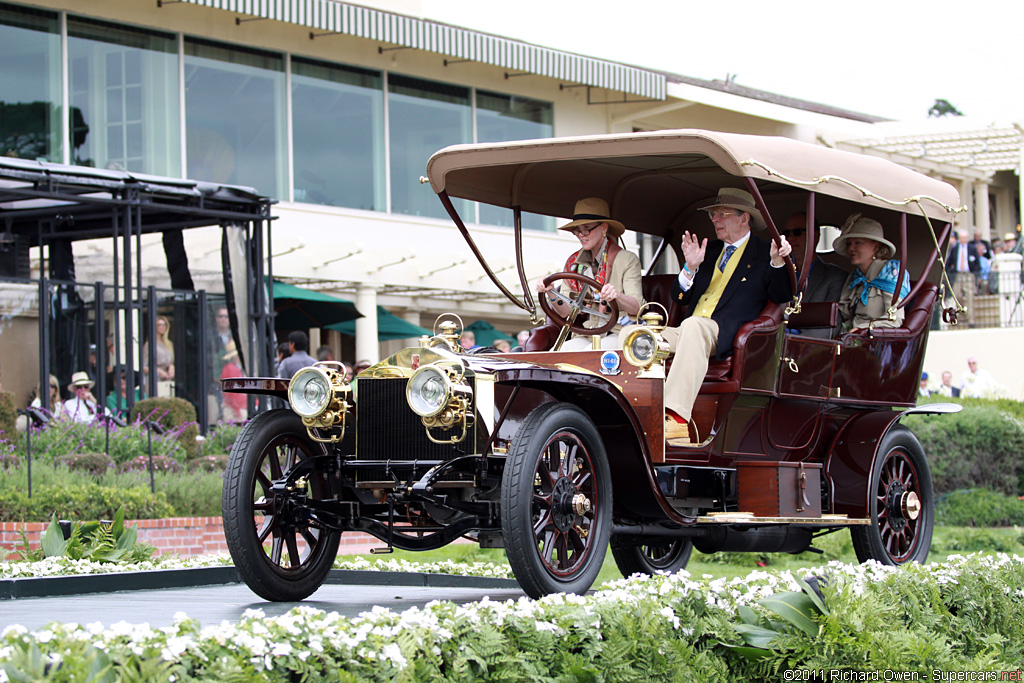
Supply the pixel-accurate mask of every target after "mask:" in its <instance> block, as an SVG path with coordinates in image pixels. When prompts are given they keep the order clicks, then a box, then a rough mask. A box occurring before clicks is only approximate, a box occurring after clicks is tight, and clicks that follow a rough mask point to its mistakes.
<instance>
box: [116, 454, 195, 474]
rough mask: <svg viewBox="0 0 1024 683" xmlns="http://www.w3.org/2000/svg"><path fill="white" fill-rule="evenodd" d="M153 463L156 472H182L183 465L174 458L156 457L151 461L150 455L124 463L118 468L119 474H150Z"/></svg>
mask: <svg viewBox="0 0 1024 683" xmlns="http://www.w3.org/2000/svg"><path fill="white" fill-rule="evenodd" d="M151 463H152V465H153V471H154V472H181V470H182V466H181V463H180V462H178V461H177V460H174V459H173V458H168V457H167V456H164V455H154V456H153V458H152V460H150V457H149V455H139V456H136V457H134V458H132V459H131V460H129V461H128V462H123V463H121V464H120V465H118V467H117V471H118V472H149V466H150V464H151Z"/></svg>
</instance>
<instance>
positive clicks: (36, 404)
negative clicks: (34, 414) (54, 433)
mask: <svg viewBox="0 0 1024 683" xmlns="http://www.w3.org/2000/svg"><path fill="white" fill-rule="evenodd" d="M49 385H50V417H51V418H57V419H60V417H61V416H63V415H64V402H63V401H62V400H60V382H58V381H57V378H56V377H55V376H53V375H50V382H49ZM42 395H43V394H42V388H41V387H36V397H35V398H34V399H32V403H30V404H29V407H31V408H42V407H43V401H42V398H41V397H42Z"/></svg>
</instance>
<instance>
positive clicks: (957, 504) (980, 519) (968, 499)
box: [935, 489, 1024, 526]
mask: <svg viewBox="0 0 1024 683" xmlns="http://www.w3.org/2000/svg"><path fill="white" fill-rule="evenodd" d="M935 521H936V523H937V524H948V525H950V526H1018V525H1020V526H1024V500H1020V499H1019V498H1017V497H1016V496H1004V495H1003V494H1001V493H996V492H995V491H988V490H985V489H966V490H961V491H953V492H951V493H947V494H945V495H943V496H941V497H940V498H939V500H938V502H937V504H936V506H935Z"/></svg>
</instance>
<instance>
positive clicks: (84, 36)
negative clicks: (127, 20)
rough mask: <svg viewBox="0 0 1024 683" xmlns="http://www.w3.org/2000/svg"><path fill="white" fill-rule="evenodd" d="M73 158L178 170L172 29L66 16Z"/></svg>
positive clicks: (117, 166) (123, 167)
mask: <svg viewBox="0 0 1024 683" xmlns="http://www.w3.org/2000/svg"><path fill="white" fill-rule="evenodd" d="M68 60H69V64H70V69H69V72H68V73H69V77H70V78H69V82H70V89H71V105H72V110H71V111H72V119H71V121H70V125H71V141H72V150H71V163H73V164H75V165H78V166H95V167H98V168H108V169H113V170H118V171H133V172H137V173H152V174H155V175H164V176H172V177H177V176H180V175H181V163H180V159H181V143H180V141H179V135H180V125H179V123H178V111H179V106H178V90H179V89H178V46H177V41H176V40H175V39H174V36H172V35H167V34H160V33H154V32H150V31H141V30H135V29H127V28H124V27H120V26H115V25H111V24H107V23H101V22H94V21H88V20H84V19H68Z"/></svg>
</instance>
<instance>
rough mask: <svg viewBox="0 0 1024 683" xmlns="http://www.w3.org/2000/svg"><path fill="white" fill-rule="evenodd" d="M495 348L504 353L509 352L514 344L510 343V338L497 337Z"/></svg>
mask: <svg viewBox="0 0 1024 683" xmlns="http://www.w3.org/2000/svg"><path fill="white" fill-rule="evenodd" d="M494 348H496V349H498V350H499V351H501V352H502V353H509V352H510V351H511V350H512V344H510V343H509V341H508V339H495V340H494Z"/></svg>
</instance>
